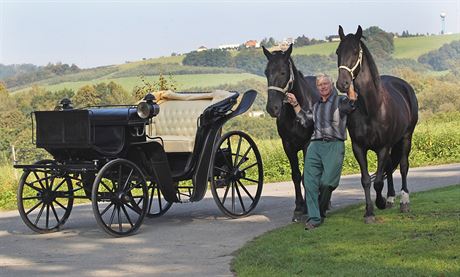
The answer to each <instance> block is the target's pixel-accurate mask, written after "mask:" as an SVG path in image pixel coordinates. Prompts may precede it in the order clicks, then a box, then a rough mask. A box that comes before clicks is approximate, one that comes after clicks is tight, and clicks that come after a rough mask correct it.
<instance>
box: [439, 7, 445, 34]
mask: <svg viewBox="0 0 460 277" xmlns="http://www.w3.org/2000/svg"><path fill="white" fill-rule="evenodd" d="M446 15H447V14H446V13H445V12H442V13H441V14H440V15H439V16H440V17H441V35H444V34H445V33H446Z"/></svg>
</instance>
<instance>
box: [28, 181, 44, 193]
mask: <svg viewBox="0 0 460 277" xmlns="http://www.w3.org/2000/svg"><path fill="white" fill-rule="evenodd" d="M24 184H26V185H27V186H28V187H30V188H32V189H34V190H36V191H38V192H42V191H43V190H44V189H43V188H42V190H41V189H39V188H37V187H34V186H33V185H32V184H30V183H26V182H24Z"/></svg>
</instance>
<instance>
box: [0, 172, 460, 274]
mask: <svg viewBox="0 0 460 277" xmlns="http://www.w3.org/2000/svg"><path fill="white" fill-rule="evenodd" d="M359 179H360V178H359V176H358V175H351V176H346V177H343V178H342V181H341V185H340V186H339V189H338V190H337V191H336V192H334V196H333V200H332V201H333V202H332V203H333V208H335V209H336V208H339V207H342V206H345V205H349V204H351V203H356V202H359V201H362V200H363V199H364V195H363V191H362V188H361V185H360V183H359ZM395 182H396V184H397V187H396V188H398V189H399V186H400V183H399V179H397V178H396V179H395ZM409 184H410V185H409V189H410V190H411V191H422V190H427V189H430V188H435V187H442V186H445V185H451V184H460V164H453V165H447V166H433V167H424V168H415V169H411V171H410V173H409ZM293 202H294V190H293V187H292V185H291V184H290V183H273V184H267V185H266V186H265V187H264V191H263V195H262V199H261V201H260V203H259V205H258V207H257V209H256V211H255V214H254V215H252V216H249V217H247V218H244V219H237V220H230V219H227V218H226V217H223V216H221V215H220V212H219V210H218V209H217V207H216V206H215V203H214V201H213V199H212V198H211V197H210V195H207V196H206V198H205V199H204V200H202V201H201V202H198V203H192V204H182V205H173V207H172V208H171V210H170V211H168V213H167V214H166V215H164V216H163V217H162V218H159V219H146V220H145V221H144V225H143V226H142V228H141V230H140V232H139V233H138V234H136V235H135V236H131V237H128V238H121V239H115V238H109V237H108V236H107V235H105V233H103V232H102V231H101V230H99V229H98V228H97V225H96V222H95V219H94V217H93V214H92V210H91V206H89V205H80V206H78V207H75V208H74V210H73V211H72V215H71V217H70V219H69V221H68V222H67V223H66V225H65V226H64V227H65V229H64V230H63V231H61V232H58V233H53V234H46V235H38V234H35V233H33V232H32V231H31V230H29V229H28V228H27V227H26V226H25V225H24V224H23V223H22V221H21V219H20V218H19V216H18V213H17V212H4V213H0V242H1V243H0V276H127V275H128V274H130V276H136V275H139V276H146V275H148V276H232V273H231V272H230V269H229V264H230V262H231V259H232V258H233V253H234V251H235V250H237V249H239V248H240V247H241V246H242V245H243V244H244V243H245V242H247V241H249V240H251V239H253V238H254V237H256V236H259V235H261V234H263V233H264V232H266V231H268V230H271V229H274V228H278V227H281V226H284V225H287V224H290V219H291V214H292V209H293ZM394 211H395V212H398V210H397V209H395V210H394ZM377 216H378V211H377ZM363 224H364V223H363ZM363 227H364V225H363ZM299 228H302V227H301V225H299Z"/></svg>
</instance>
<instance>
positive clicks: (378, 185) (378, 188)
mask: <svg viewBox="0 0 460 277" xmlns="http://www.w3.org/2000/svg"><path fill="white" fill-rule="evenodd" d="M389 150H390V149H389V148H388V147H384V148H382V149H380V151H379V152H378V153H377V174H376V176H375V181H374V189H375V193H376V196H377V197H376V198H375V205H376V206H377V208H379V209H381V210H383V209H385V206H386V200H385V197H383V196H382V190H383V171H384V169H386V167H387V163H388V158H389V157H390V155H389V154H390V151H389Z"/></svg>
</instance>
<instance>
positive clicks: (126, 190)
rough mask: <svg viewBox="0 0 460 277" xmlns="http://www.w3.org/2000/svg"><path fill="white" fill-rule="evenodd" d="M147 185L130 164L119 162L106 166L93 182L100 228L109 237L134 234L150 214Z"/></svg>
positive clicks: (93, 195) (141, 174) (139, 171)
mask: <svg viewBox="0 0 460 277" xmlns="http://www.w3.org/2000/svg"><path fill="white" fill-rule="evenodd" d="M147 190H148V188H147V183H146V180H145V177H144V174H143V173H142V171H141V170H140V168H139V167H138V166H137V165H136V164H134V163H133V162H131V161H128V160H125V159H116V160H113V161H110V162H108V163H107V164H106V165H104V166H103V167H102V168H101V170H100V171H99V173H98V174H97V176H96V179H95V180H94V184H93V189H92V196H91V197H92V202H93V212H94V216H95V218H96V221H97V223H98V225H99V226H100V227H101V228H102V229H103V230H104V231H105V232H106V233H108V234H109V235H112V236H114V237H122V236H126V235H130V234H133V233H135V232H136V231H137V230H138V229H139V227H140V226H141V224H142V222H143V220H144V217H145V215H146V213H147V206H148V194H147Z"/></svg>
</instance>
